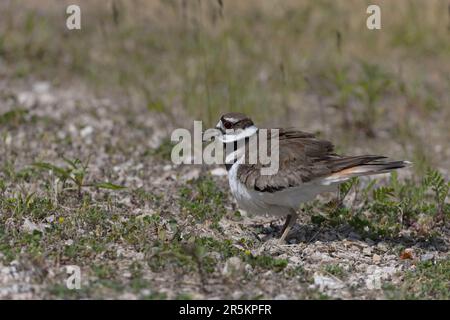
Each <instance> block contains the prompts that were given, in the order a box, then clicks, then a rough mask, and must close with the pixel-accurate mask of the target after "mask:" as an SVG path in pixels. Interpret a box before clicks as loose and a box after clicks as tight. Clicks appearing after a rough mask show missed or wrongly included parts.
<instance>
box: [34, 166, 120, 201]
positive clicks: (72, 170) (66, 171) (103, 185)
mask: <svg viewBox="0 0 450 320" xmlns="http://www.w3.org/2000/svg"><path fill="white" fill-rule="evenodd" d="M63 161H64V162H65V163H66V166H56V165H54V164H51V163H48V162H35V163H33V167H35V168H36V169H38V170H40V171H47V172H51V173H53V174H54V175H55V176H56V177H57V178H58V179H59V181H61V183H62V188H63V189H64V188H65V186H66V183H67V182H69V181H70V182H72V183H73V184H74V185H75V188H76V190H77V193H78V197H79V198H81V196H82V188H85V187H96V188H100V189H109V190H121V189H124V188H125V187H123V186H120V185H116V184H113V183H111V182H93V183H87V182H86V176H87V175H88V167H89V159H88V160H87V161H86V162H84V163H83V162H82V161H81V160H79V159H74V160H70V159H66V158H63Z"/></svg>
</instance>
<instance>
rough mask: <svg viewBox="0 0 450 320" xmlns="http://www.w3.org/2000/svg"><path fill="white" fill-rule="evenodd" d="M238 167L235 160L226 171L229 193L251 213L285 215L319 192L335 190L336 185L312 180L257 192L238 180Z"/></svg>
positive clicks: (241, 206) (242, 207) (240, 205)
mask: <svg viewBox="0 0 450 320" xmlns="http://www.w3.org/2000/svg"><path fill="white" fill-rule="evenodd" d="M238 167H239V163H238V162H236V163H235V164H233V166H232V167H231V169H230V171H229V172H228V181H229V184H230V189H231V193H232V194H233V196H234V198H235V199H236V202H237V203H238V205H239V207H240V208H241V209H243V210H245V211H246V212H247V213H249V214H253V215H264V214H270V215H276V216H283V215H287V214H289V213H290V211H291V210H292V209H294V210H297V209H298V208H299V206H300V204H301V203H303V202H306V201H309V200H312V199H314V197H315V196H316V195H318V194H319V193H322V192H326V191H333V190H336V185H323V184H322V183H321V182H320V181H313V182H308V183H304V184H302V185H301V186H298V187H295V188H287V189H284V190H281V191H277V192H259V191H255V190H253V189H248V188H247V187H246V186H245V185H244V184H243V183H241V182H240V181H239V179H238V178H237V171H238Z"/></svg>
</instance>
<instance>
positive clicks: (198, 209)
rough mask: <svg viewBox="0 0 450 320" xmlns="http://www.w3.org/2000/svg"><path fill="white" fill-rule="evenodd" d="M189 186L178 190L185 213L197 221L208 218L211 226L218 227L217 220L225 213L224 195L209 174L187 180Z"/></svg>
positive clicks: (203, 220)
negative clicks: (211, 223)
mask: <svg viewBox="0 0 450 320" xmlns="http://www.w3.org/2000/svg"><path fill="white" fill-rule="evenodd" d="M189 184H190V186H186V187H183V188H181V190H180V206H181V207H182V209H183V210H184V211H185V213H186V214H188V215H190V216H192V217H194V218H195V220H196V221H198V222H205V221H206V220H210V221H211V222H213V226H215V227H216V228H217V227H218V222H219V221H220V219H221V218H222V217H223V216H224V215H225V213H226V210H225V208H224V206H223V203H224V199H225V195H224V193H223V192H222V191H221V190H220V189H219V188H218V187H217V186H216V184H215V182H214V180H212V178H211V177H210V176H204V177H200V178H198V179H196V180H193V181H191V182H189Z"/></svg>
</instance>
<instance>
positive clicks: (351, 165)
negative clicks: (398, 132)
mask: <svg viewBox="0 0 450 320" xmlns="http://www.w3.org/2000/svg"><path fill="white" fill-rule="evenodd" d="M382 159H383V160H382ZM411 165H412V163H411V162H409V161H389V160H386V157H382V156H358V157H348V158H342V159H340V160H339V161H338V163H337V166H336V169H337V170H336V171H335V172H334V173H333V174H331V175H330V176H328V177H326V178H325V181H326V183H327V184H328V183H335V182H343V181H345V180H348V179H350V178H353V177H359V176H368V175H374V174H381V173H387V172H391V171H392V170H395V169H400V168H405V167H409V166H411Z"/></svg>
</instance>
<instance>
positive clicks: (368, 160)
mask: <svg viewBox="0 0 450 320" xmlns="http://www.w3.org/2000/svg"><path fill="white" fill-rule="evenodd" d="M216 129H218V130H219V131H220V134H219V136H218V137H217V138H218V139H219V140H220V141H221V142H223V143H224V145H228V147H230V145H229V144H232V145H231V148H230V149H231V150H233V152H234V153H235V159H234V160H233V161H232V162H231V163H229V164H226V168H227V171H228V180H229V185H230V189H231V193H232V194H233V196H234V198H235V199H236V201H237V204H238V206H239V207H240V208H241V209H243V210H245V211H246V212H248V213H249V214H253V215H266V214H268V215H273V216H280V217H283V216H285V217H286V222H285V224H284V226H283V229H282V235H281V238H280V242H284V240H285V239H286V236H287V235H288V233H289V231H290V229H291V228H292V226H293V225H294V224H295V222H296V220H297V217H298V213H297V209H298V208H299V206H300V204H301V203H303V202H306V201H309V200H312V199H314V198H315V197H316V196H317V195H318V194H320V193H322V192H329V191H335V190H337V187H338V185H339V184H341V183H343V182H345V181H347V180H349V179H351V178H353V177H358V176H368V175H375V174H381V173H386V172H390V171H392V170H395V169H399V168H403V167H406V166H408V165H410V164H411V163H410V162H409V161H390V160H388V159H387V157H385V156H379V155H360V156H342V155H338V154H336V153H335V152H334V146H333V144H332V143H331V142H330V141H326V140H322V139H318V138H317V137H316V136H315V135H314V134H311V133H307V132H303V131H299V130H296V129H292V128H277V129H278V133H279V136H278V147H279V149H278V152H279V157H278V161H279V163H278V165H279V168H278V171H277V172H276V173H275V174H272V175H263V174H261V168H262V167H264V166H263V165H262V164H261V163H258V162H257V163H255V164H251V163H249V162H248V161H245V160H246V159H247V157H246V155H247V156H248V153H246V152H247V151H248V150H249V147H248V144H249V141H250V140H251V137H252V136H253V135H256V134H258V130H259V129H258V128H257V127H256V126H255V125H254V123H253V121H252V120H251V119H250V118H249V117H248V116H246V115H245V114H242V113H235V112H233V113H227V114H224V115H223V116H222V117H221V118H220V120H219V122H218V123H217V126H216ZM268 132H270V129H268ZM267 139H268V141H266V142H267V145H270V141H269V140H270V134H268V135H267ZM238 143H240V144H241V146H242V145H243V146H244V148H237V145H238ZM260 145H261V141H259V142H258V147H259V146H260ZM238 149H240V150H241V151H239V150H238ZM242 150H244V151H243V152H242ZM245 150H247V151H245Z"/></svg>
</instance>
